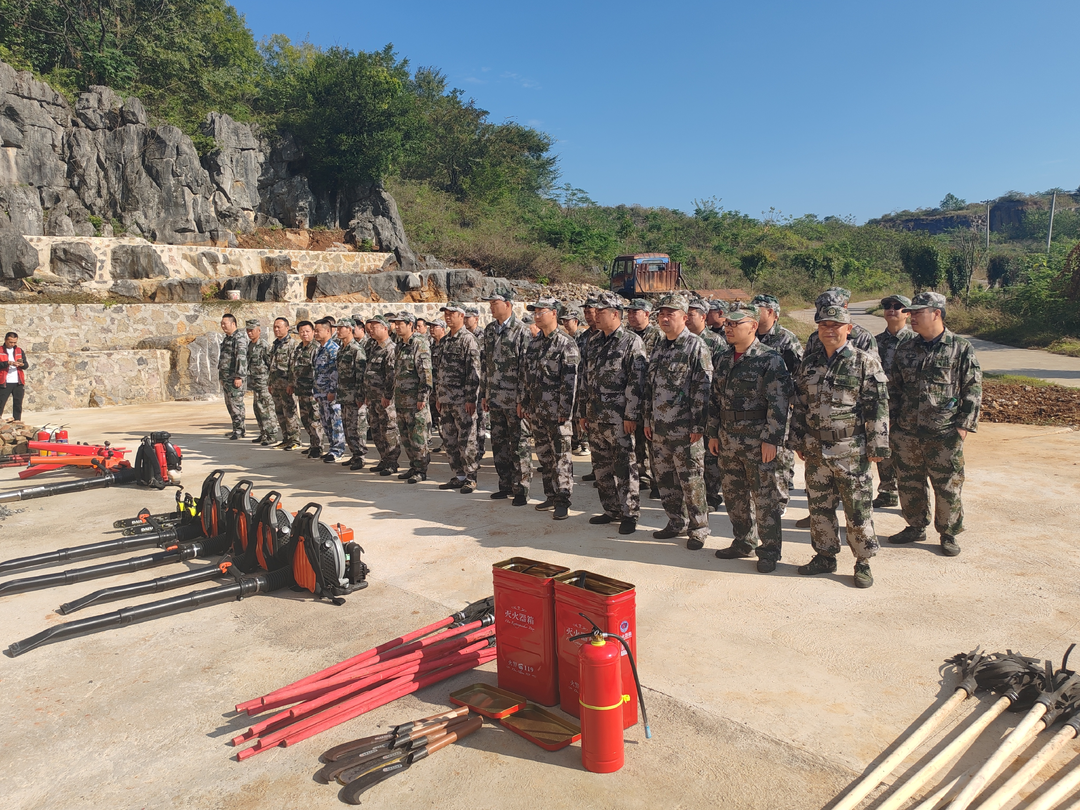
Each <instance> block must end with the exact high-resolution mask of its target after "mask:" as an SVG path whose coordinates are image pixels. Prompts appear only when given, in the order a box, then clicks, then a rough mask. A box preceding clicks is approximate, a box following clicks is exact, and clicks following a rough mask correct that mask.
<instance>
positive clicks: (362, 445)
mask: <svg viewBox="0 0 1080 810" xmlns="http://www.w3.org/2000/svg"><path fill="white" fill-rule="evenodd" d="M346 400H351V401H345V402H342V403H341V423H342V425H344V427H345V446H346V447H348V448H349V452H350V453H352V457H353V458H363V457H364V456H365V455H367V427H368V426H367V405H366V404H364V403H362V402H361V403H359V404H357V402H356V397H346Z"/></svg>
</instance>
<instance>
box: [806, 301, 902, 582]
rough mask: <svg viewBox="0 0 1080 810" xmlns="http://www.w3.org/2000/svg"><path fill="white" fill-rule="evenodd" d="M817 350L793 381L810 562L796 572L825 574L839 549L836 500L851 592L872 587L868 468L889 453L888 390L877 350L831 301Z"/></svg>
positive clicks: (823, 310) (874, 544)
mask: <svg viewBox="0 0 1080 810" xmlns="http://www.w3.org/2000/svg"><path fill="white" fill-rule="evenodd" d="M814 320H815V321H816V322H817V324H818V337H819V340H818V342H817V348H813V349H808V350H807V352H806V356H805V357H803V360H802V363H800V364H799V370H798V372H797V373H796V375H795V407H794V409H793V411H792V421H791V433H790V435H789V436H788V445H789V446H790V447H791V449H792V450H794V451H795V452H797V453H798V454H799V458H801V459H803V460H804V461H805V462H806V496H807V501H808V502H809V505H810V543H811V545H813V547H814V552H815V554H814V558H813V559H812V560H811V561H810V562H809V563H807V564H806V565H801V566H799V573H800V574H807V575H812V574H831V573H833V572H834V571H836V555H837V553H838V552H839V551H840V528H839V525H838V523H837V520H836V507H837V505H838V504H839V503H840V502H841V501H842V502H843V504H844V516H845V518H846V521H847V542H848V545H849V546H850V547H851V551H852V553H853V554H854V555H855V586H856V587H857V588H869V587H870V586H871V585H873V584H874V577H873V575H872V574H871V573H870V558H871V557H873V556H874V555H875V554H876V553H877V550H878V540H877V535H876V534H875V532H874V508H873V506H872V505H871V500H872V499H873V495H874V484H873V478H872V477H871V475H870V463H871V462H877V461H880V460H881V459H882V458H884V457H885V456H888V455H889V414H888V404H889V400H888V397H889V395H888V392H887V391H886V388H885V372H884V371H882V369H881V361H880V360H878V356H877V352H867V351H863V350H862V349H859V348H857V347H856V346H855V345H854V344H853V343H852V342H851V341H850V340H848V335H849V334H850V333H851V326H852V324H851V314H850V313H849V312H848V311H847V308H846V307H843V306H841V305H839V304H837V303H831V304H828V305H826V306H824V307H820V308H819V309H818V311H817V313H816V314H815V316H814Z"/></svg>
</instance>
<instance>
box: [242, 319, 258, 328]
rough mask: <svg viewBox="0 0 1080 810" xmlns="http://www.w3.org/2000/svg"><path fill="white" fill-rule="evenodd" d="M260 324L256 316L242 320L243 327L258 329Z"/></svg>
mask: <svg viewBox="0 0 1080 810" xmlns="http://www.w3.org/2000/svg"><path fill="white" fill-rule="evenodd" d="M260 326H262V322H261V321H259V319H258V318H251V319H250V320H247V321H244V328H245V329H258V328H259V327H260Z"/></svg>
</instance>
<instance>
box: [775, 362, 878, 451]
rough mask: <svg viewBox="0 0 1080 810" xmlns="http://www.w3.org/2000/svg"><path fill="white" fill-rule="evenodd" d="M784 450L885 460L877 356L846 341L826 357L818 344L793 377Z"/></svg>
mask: <svg viewBox="0 0 1080 810" xmlns="http://www.w3.org/2000/svg"><path fill="white" fill-rule="evenodd" d="M787 446H788V447H789V448H790V449H792V450H798V451H800V452H806V451H807V450H808V449H810V448H820V450H821V453H822V455H825V456H830V457H836V456H848V455H852V454H856V455H857V454H860V453H862V452H864V448H865V453H866V455H867V456H877V457H882V458H884V457H885V456H888V455H889V393H888V390H887V389H886V387H885V372H884V371H882V369H881V361H880V360H878V356H877V352H873V353H871V352H866V351H863V350H862V349H859V348H857V347H856V346H854V345H852V343H851V341H848V342H846V343H845V344H844V345H843V346H841V347H840V348H839V349H837V350H836V352H835V353H833V356H832V357H831V358H830V357H829V356H828V355H826V353H825V348H824V347H823V346H821V345H820V342H819V345H818V348H817V349H815V350H813V351H807V353H806V356H805V357H803V359H802V362H801V363H800V364H799V370H798V371H797V372H796V374H795V406H794V409H793V410H792V414H791V433H790V435H789V436H788V440H787Z"/></svg>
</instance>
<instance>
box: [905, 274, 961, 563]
mask: <svg viewBox="0 0 1080 810" xmlns="http://www.w3.org/2000/svg"><path fill="white" fill-rule="evenodd" d="M904 309H905V311H906V312H909V313H910V314H911V328H912V330H913V331H914V332H915V334H916V335H918V337H917V338H913V339H911V340H907V341H904V342H903V343H901V344H900V345H899V346H898V347H897V349H896V355H895V357H894V358H893V365H892V369H891V371H890V376H889V411H890V412H891V414H892V417H893V435H892V448H893V455H894V459H893V465H894V466H895V468H896V475H897V479H898V484H899V490H900V509H901V511H903V513H904V520H906V521H907V524H908V525H907V528H906V529H904V530H903V531H902V532H900V533H898V534H894V535H893V536H892V537H890V538H889V542H890V543H913V542H917V541H922V540H925V539H926V527H927V526H929V525H930V486H928V485H927V480H928V479H929V481H930V485H931V486H933V489H934V528H935V529H937V532H938V535H939V536H940V540H941V553H942V554H944V555H945V556H946V557H955V556H956V555H957V554H959V553H960V546H959V544H958V543H957V542H956V536H957V535H958V534H960V532H962V531H963V530H964V505H963V503H962V502H961V500H960V491H961V489H962V488H963V486H964V440H965V439H966V438H967V435H968V434H969V433H974V432H975V431H976V430H978V428H979V412H980V411H981V410H982V369H981V368H980V367H979V361H978V359H977V358H976V357H975V349H973V348H972V346H971V344H970V343H969V342H968V341H967V340H965V339H964V338H962V337H960V336H959V335H956V334H953V333H952V332H951V331H949V330H948V329H946V328H945V296H944V295H942V294H941V293H936V292H923V293H919V294H918V295H916V296H915V297H914V298H913V299H912V300H911V304H910V305H908V306H907V307H905V308H904Z"/></svg>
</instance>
